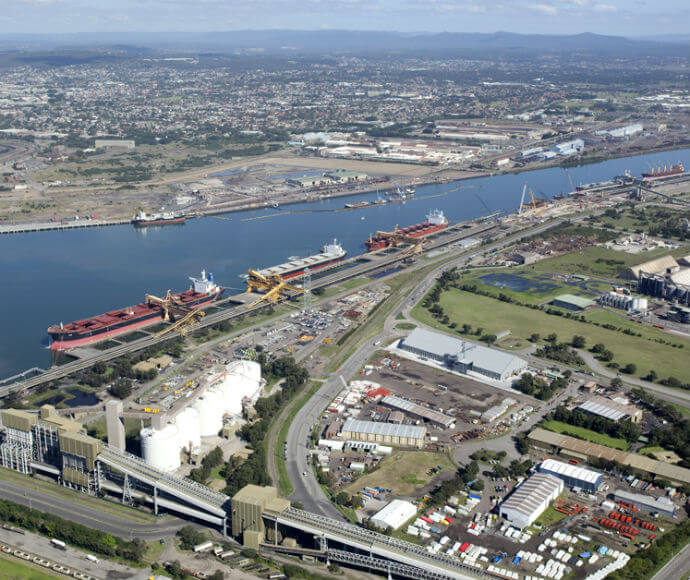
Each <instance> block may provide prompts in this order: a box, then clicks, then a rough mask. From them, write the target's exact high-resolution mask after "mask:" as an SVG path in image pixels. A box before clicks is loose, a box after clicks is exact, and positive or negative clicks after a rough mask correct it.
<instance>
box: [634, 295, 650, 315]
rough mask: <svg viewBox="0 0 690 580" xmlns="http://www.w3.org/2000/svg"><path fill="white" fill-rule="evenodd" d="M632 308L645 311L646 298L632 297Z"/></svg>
mask: <svg viewBox="0 0 690 580" xmlns="http://www.w3.org/2000/svg"><path fill="white" fill-rule="evenodd" d="M632 310H633V311H635V312H647V299H646V298H633V299H632Z"/></svg>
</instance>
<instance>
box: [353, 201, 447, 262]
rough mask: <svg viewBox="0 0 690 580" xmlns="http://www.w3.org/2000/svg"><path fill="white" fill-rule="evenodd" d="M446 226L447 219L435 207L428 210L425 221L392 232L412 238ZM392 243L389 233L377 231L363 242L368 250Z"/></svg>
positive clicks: (423, 235)
mask: <svg viewBox="0 0 690 580" xmlns="http://www.w3.org/2000/svg"><path fill="white" fill-rule="evenodd" d="M446 227H448V220H447V219H446V217H445V216H444V215H443V212H442V211H441V210H438V209H435V210H432V211H430V212H429V213H428V214H427V216H426V221H425V222H422V223H419V224H415V225H413V226H408V227H406V228H402V229H401V230H398V229H396V230H395V232H394V233H396V234H400V235H403V236H410V237H412V238H423V237H425V236H428V235H430V234H433V233H435V232H438V231H441V230H442V229H445V228H446ZM393 244H394V241H393V240H392V239H391V236H390V234H388V233H387V232H378V233H377V234H376V235H375V236H370V237H369V239H368V240H367V241H366V242H364V245H365V246H366V247H367V250H368V251H370V252H371V251H373V250H382V249H383V248H387V247H388V246H391V245H393Z"/></svg>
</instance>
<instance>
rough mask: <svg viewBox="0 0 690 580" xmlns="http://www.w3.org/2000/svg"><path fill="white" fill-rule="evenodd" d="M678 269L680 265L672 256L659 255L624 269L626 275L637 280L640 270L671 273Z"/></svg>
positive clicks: (651, 272)
mask: <svg viewBox="0 0 690 580" xmlns="http://www.w3.org/2000/svg"><path fill="white" fill-rule="evenodd" d="M678 270H680V265H679V264H678V262H676V259H675V258H674V257H673V256H670V255H669V256H660V257H658V258H654V259H653V260H649V261H648V262H643V263H642V264H638V265H637V266H632V267H630V268H628V269H627V270H626V277H627V278H628V279H630V280H637V279H639V277H640V274H641V273H642V272H646V273H647V274H672V273H674V272H678Z"/></svg>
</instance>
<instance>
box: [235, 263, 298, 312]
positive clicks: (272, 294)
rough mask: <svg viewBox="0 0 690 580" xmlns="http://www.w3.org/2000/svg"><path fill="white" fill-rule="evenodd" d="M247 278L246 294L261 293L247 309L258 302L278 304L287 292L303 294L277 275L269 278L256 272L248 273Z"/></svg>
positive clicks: (296, 287)
mask: <svg viewBox="0 0 690 580" xmlns="http://www.w3.org/2000/svg"><path fill="white" fill-rule="evenodd" d="M248 274H249V277H248V278H247V286H248V288H247V294H249V293H250V292H263V294H262V296H261V297H260V298H259V299H258V300H256V301H254V302H252V303H251V304H250V305H249V306H248V308H251V307H252V306H256V305H257V304H259V303H260V302H268V303H269V304H278V302H280V300H281V298H282V297H283V294H285V293H287V292H296V293H298V294H303V293H304V289H303V288H300V287H299V286H293V285H292V284H288V283H287V282H286V281H285V280H283V279H282V278H281V277H280V275H279V274H271V275H270V276H264V275H263V274H260V273H259V272H257V271H256V270H249V271H248Z"/></svg>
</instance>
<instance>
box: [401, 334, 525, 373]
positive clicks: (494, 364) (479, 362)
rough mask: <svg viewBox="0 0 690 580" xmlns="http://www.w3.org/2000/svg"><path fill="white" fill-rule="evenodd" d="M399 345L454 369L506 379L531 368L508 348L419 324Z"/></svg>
mask: <svg viewBox="0 0 690 580" xmlns="http://www.w3.org/2000/svg"><path fill="white" fill-rule="evenodd" d="M398 348H400V349H401V350H405V351H408V352H411V353H413V354H416V355H418V356H422V357H426V358H430V359H432V360H435V361H437V362H440V363H443V364H445V365H446V366H447V367H449V368H450V369H452V370H455V371H458V372H461V373H465V374H466V373H468V372H473V373H477V374H480V375H484V376H486V377H489V378H491V379H497V380H501V381H505V380H507V379H509V378H510V377H512V376H515V375H518V374H520V373H521V372H522V371H523V370H525V369H526V368H527V361H525V360H524V359H521V358H520V357H518V356H515V355H512V354H510V353H507V352H503V351H500V350H496V349H494V348H488V347H486V346H481V345H479V344H475V343H473V342H466V341H464V340H459V339H457V338H454V337H452V336H447V335H445V334H441V333H438V332H431V331H430V330H425V329H423V328H415V329H414V330H413V331H412V332H411V333H410V335H409V336H407V337H406V338H403V339H401V340H400V342H399V344H398Z"/></svg>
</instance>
